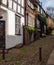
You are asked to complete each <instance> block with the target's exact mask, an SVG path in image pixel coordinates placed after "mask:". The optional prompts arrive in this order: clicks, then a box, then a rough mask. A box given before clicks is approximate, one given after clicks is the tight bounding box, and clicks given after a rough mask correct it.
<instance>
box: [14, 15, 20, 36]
mask: <svg viewBox="0 0 54 65" xmlns="http://www.w3.org/2000/svg"><path fill="white" fill-rule="evenodd" d="M20 19H21V18H20V17H19V16H17V15H15V34H16V35H18V34H21V32H20V31H21V29H20Z"/></svg>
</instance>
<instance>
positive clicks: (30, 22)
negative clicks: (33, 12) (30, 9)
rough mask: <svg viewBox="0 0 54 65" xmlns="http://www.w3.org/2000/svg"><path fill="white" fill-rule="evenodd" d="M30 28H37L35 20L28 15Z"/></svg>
mask: <svg viewBox="0 0 54 65" xmlns="http://www.w3.org/2000/svg"><path fill="white" fill-rule="evenodd" d="M28 26H32V27H34V26H35V19H34V18H33V17H32V16H30V15H28Z"/></svg>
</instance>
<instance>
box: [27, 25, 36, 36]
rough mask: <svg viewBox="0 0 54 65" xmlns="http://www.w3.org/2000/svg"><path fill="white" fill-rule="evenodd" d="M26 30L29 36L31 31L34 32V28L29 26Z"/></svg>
mask: <svg viewBox="0 0 54 65" xmlns="http://www.w3.org/2000/svg"><path fill="white" fill-rule="evenodd" d="M27 30H28V32H29V35H30V37H31V35H32V33H34V32H35V30H36V28H34V27H31V26H28V27H27Z"/></svg>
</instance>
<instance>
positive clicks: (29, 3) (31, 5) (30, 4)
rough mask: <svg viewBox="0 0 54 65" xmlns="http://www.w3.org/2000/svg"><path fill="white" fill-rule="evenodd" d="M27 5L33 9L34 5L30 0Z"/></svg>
mask: <svg viewBox="0 0 54 65" xmlns="http://www.w3.org/2000/svg"><path fill="white" fill-rule="evenodd" d="M28 5H29V6H30V7H31V8H32V9H34V6H33V4H32V3H31V2H30V0H28Z"/></svg>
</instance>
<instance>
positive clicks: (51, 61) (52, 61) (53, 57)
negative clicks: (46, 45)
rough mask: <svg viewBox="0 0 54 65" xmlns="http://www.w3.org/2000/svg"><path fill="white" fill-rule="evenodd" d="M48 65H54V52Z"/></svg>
mask: <svg viewBox="0 0 54 65" xmlns="http://www.w3.org/2000/svg"><path fill="white" fill-rule="evenodd" d="M47 65H54V50H53V51H52V53H51V54H50V57H49V59H48V62H47Z"/></svg>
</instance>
